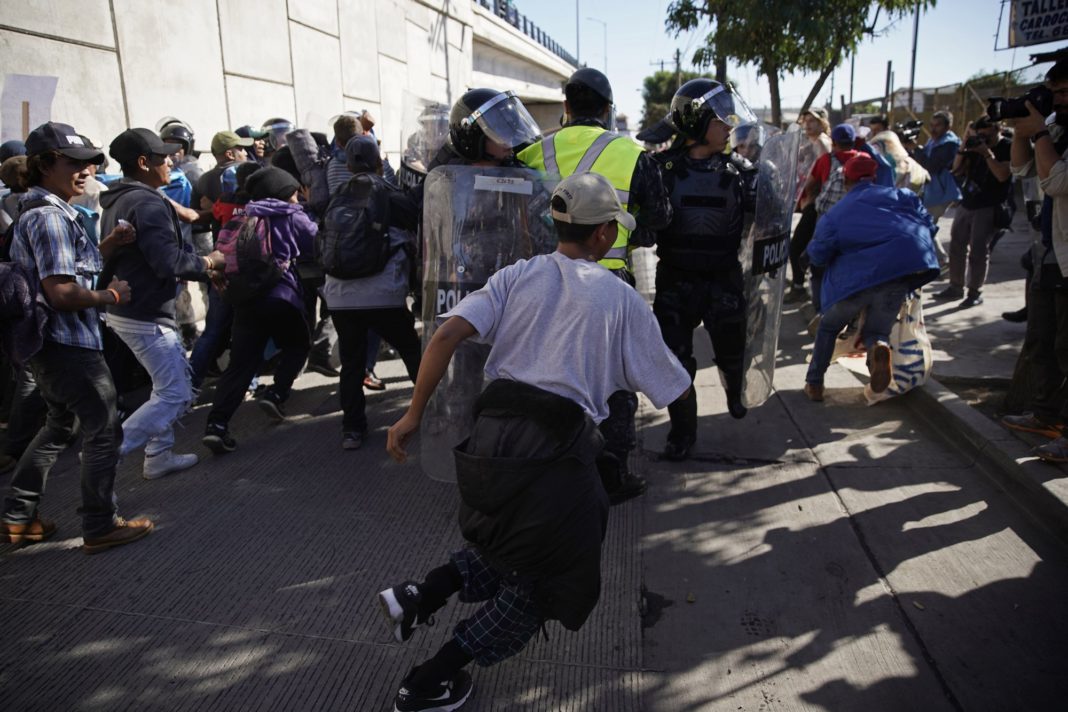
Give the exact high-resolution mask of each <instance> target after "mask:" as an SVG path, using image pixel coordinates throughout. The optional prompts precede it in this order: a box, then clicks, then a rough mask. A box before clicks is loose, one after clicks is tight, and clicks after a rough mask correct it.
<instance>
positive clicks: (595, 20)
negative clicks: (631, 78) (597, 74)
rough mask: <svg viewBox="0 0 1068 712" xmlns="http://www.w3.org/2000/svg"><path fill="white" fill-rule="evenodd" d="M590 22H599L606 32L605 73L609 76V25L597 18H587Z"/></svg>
mask: <svg viewBox="0 0 1068 712" xmlns="http://www.w3.org/2000/svg"><path fill="white" fill-rule="evenodd" d="M586 19H587V20H589V21H590V22H598V23H600V25H601V29H603V30H604V73H605V76H608V23H607V22H605V21H604V20H598V19H597V18H596V17H589V16H587V17H586Z"/></svg>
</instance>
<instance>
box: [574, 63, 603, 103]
mask: <svg viewBox="0 0 1068 712" xmlns="http://www.w3.org/2000/svg"><path fill="white" fill-rule="evenodd" d="M569 87H586V88H587V89H589V90H590V91H592V92H593V93H594V94H596V95H597V96H599V97H601V98H602V99H604V103H606V104H611V103H613V99H612V85H611V84H610V83H609V82H608V77H606V76H605V75H604V74H603V73H601V72H599V71H597V70H596V69H594V68H593V67H583V68H582V69H579V70H577V71H576V72H575V73H574V74H572V75H571V76H570V77H568V78H567V83H566V84H565V85H564V93H565V94H566V93H567V90H568V88H569Z"/></svg>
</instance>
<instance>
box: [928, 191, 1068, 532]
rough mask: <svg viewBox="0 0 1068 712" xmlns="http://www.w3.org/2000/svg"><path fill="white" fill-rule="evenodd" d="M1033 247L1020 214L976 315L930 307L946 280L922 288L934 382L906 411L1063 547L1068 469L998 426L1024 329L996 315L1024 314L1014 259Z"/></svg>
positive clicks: (942, 230) (994, 257) (1034, 440)
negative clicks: (957, 449) (968, 459)
mask: <svg viewBox="0 0 1068 712" xmlns="http://www.w3.org/2000/svg"><path fill="white" fill-rule="evenodd" d="M951 217H952V212H951V213H950V214H949V216H947V217H945V218H943V219H942V220H941V221H940V223H939V235H938V238H939V240H940V241H941V242H942V244H943V245H944V246H946V247H947V248H948V245H949V233H950V227H951V225H952V220H951V219H950V218H951ZM1031 239H1032V233H1031V229H1030V226H1029V225H1028V223H1027V221H1026V219H1025V217H1024V211H1023V210H1022V209H1021V210H1019V211H1018V212H1017V214H1016V219H1015V220H1014V222H1013V231H1012V232H1008V233H1006V234H1005V236H1004V237H1003V238H1002V239H1001V240H1000V241H999V242H998V244H997V246H996V247H995V249H994V251H993V253H992V254H991V259H990V273H989V275H988V277H987V281H986V286H985V287H984V289H983V299H984V302H983V304H981V305H979V306H977V307H972V308H971V309H961V308H960V307H959V303H960V302H959V301H952V302H938V301H935V300H933V299H932V298H931V297H930V295H931V294H933V293H935V292H937V291H938V290H940V289H942V288H943V287H944V286H946V285H947V284H948V280H946V279H942V280H938V281H936V282H933V283H931V284H930V285H928V286H927V287H925V288H924V294H925V299H924V303H923V308H924V322H925V325H926V327H927V333H928V334H929V335H930V337H931V344H932V348H933V351H934V360H935V363H934V370H933V375H932V380H931V381H930V382H928V384H927V385H926V386H924V388H922V389H921V390H919V391H918V392H917V393H916V395H917V396H919V398H915V399H912V400H913V403H912V404H913V405H914V406H915V407H916V408H917V409H918V410H919V412H920V414H921V415H922V416H924V417H925V419H927V421H928V422H929V424H930V425H931V426H932V427H936V428H941V429H944V430H945V431H946V432H947V433H948V434H950V435H951V437H952V438H954V439H955V440H956V441H957V442H958V443H959V444H960V445H961V446H962V447H964V448H965V449H968V450H971V451H972V452H973V453H974V454H975V455H977V456H981V457H982V458H983V459H985V460H986V461H987V462H988V463H989V464H991V465H993V466H994V468H995V469H996V470H997V472H998V473H1000V474H1001V475H1004V476H1005V478H1007V479H1005V480H1004V481H1003V483H1004V484H1005V485H1006V486H1007V487H1008V488H1009V490H1010V493H1011V494H1012V496H1013V497H1014V498H1016V499H1017V500H1018V501H1019V502H1020V503H1021V504H1022V505H1023V506H1025V507H1027V508H1029V509H1031V510H1032V513H1033V514H1034V515H1035V516H1036V517H1038V518H1039V519H1041V520H1042V521H1043V523H1044V524H1045V526H1046V527H1047V528H1050V529H1052V530H1053V531H1055V532H1056V533H1057V534H1058V536H1059V537H1060V538H1061V539H1062V540H1064V541H1068V465H1057V464H1051V463H1047V462H1043V461H1041V460H1039V459H1038V458H1037V457H1035V456H1034V455H1033V454H1032V453H1031V449H1032V448H1033V447H1034V446H1036V445H1040V444H1043V443H1045V442H1048V441H1047V440H1046V439H1045V438H1043V437H1041V436H1032V435H1029V434H1026V433H1018V432H1015V431H1012V430H1009V429H1008V428H1006V427H1004V426H1003V425H1001V424H1000V422H998V420H997V418H998V417H999V416H1000V414H1001V412H1002V409H1001V401H1002V398H1003V396H1004V393H1005V391H1007V388H1008V383H1009V381H1010V379H1011V378H1012V373H1013V369H1014V368H1015V365H1016V359H1017V356H1018V355H1019V352H1020V346H1021V344H1022V343H1023V337H1024V332H1025V329H1026V327H1027V325H1026V324H1014V323H1011V322H1009V321H1006V320H1005V319H1003V318H1002V316H1001V314H1002V312H1007V311H1016V310H1017V309H1020V308H1021V307H1023V306H1024V270H1023V268H1022V267H1021V266H1020V258H1021V256H1022V255H1023V254H1024V253H1025V252H1026V251H1027V249H1028V248H1029V246H1030V244H1031ZM962 396H963V397H962ZM969 401H971V404H969ZM973 405H974V407H973Z"/></svg>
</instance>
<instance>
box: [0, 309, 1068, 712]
mask: <svg viewBox="0 0 1068 712" xmlns="http://www.w3.org/2000/svg"><path fill="white" fill-rule="evenodd" d="M802 321H803V319H802V318H801V316H800V315H799V314H797V313H796V312H791V313H789V314H788V315H787V318H786V321H785V322H784V336H783V344H782V345H783V357H782V360H781V365H780V369H779V372H778V373H779V375H778V379H777V384H778V386H779V388H780V392H779V393H777V394H775V395H773V397H772V398H771V400H769V401H768V403H767V404H765V405H764V406H763V407H761V408H759V409H755V410H753V411H752V412H751V414H750V415H749V417H748V418H746V419H745V420H743V421H740V422H739V421H734V420H732V419H731V418H730V417H729V416H728V415H726V408H725V404H724V402H723V399H722V393H721V391H720V389H719V388H718V386H717V385H716V381H717V379H716V376H715V373H714V370H713V369H705V370H703V371H702V372H701V374H700V379H699V386H700V389H699V390H700V394H699V397H700V403H701V441H700V446H699V448H698V453H697V457H696V458H695V459H694V460H693V461H691V462H688V463H685V464H668V463H660V462H657V461H656V459H655V455H654V453H655V452H656V451H657V450H659V448H660V447H661V446H662V444H663V439H664V435H665V425H664V417H663V414H662V413H656V412H653V411H651V410H649V409H648V408H647V407H644V408H643V410H642V412H641V418H642V429H641V438H642V447H643V452H642V453H640V454H639V455H638V456H637V457H636V459H635V464H636V466H637V467H638V468H639V469H641V470H642V471H643V472H645V474H647V476H648V477H649V478H650V480H651V483H652V484H651V488H650V491H649V493H648V494H647V495H646V497H644V498H642V499H640V500H636V501H632V502H630V503H627V504H625V505H623V506H622V507H618V508H616V509H614V510H613V517H612V521H611V523H610V527H609V533H608V539H607V541H606V545H605V566H604V592H603V598H602V603H601V605H600V606H599V608H598V609H597V611H596V612H595V614H594V616H593V617H592V618H591V621H590V623H589V624H588V625H587V627H586V628H585V629H584V630H583V631H581V632H580V633H578V634H571V633H568V632H566V631H564V630H563V629H562V628H560V627H559V626H556V625H550V626H549V627H548V634H549V638H548V640H545V639H540V640H538V641H536V642H534V643H532V644H531V645H530V646H529V647H528V649H527V650H526V651H525V652H524V653H523V655H522V656H520V657H519V658H517V659H514V660H512V661H510V662H508V663H505V664H503V665H500V666H497V667H495V668H490V669H486V670H476V671H475V681H476V685H477V688H476V692H475V694H474V696H473V697H472V699H471V702H470V703H469V705H468V708H467V709H471V710H479V711H488V710H497V709H514V710H544V711H546V712H549V711H556V710H576V711H577V710H608V711H612V712H614V711H616V710H621V711H628V710H650V711H659V710H672V711H674V710H698V709H699V710H724V711H728V710H729V711H735V710H750V711H754V712H756V711H764V710H767V711H769V712H771V711H772V710H791V711H792V710H828V711H832V710H833V711H834V712H840V711H841V710H860V709H863V710H866V711H875V712H878V711H880V710H888V711H889V710H895V711H896V710H913V709H916V710H921V709H922V710H943V709H946V710H954V709H955V710H969V711H970V710H1047V709H1050V710H1052V709H1062V708H1063V707H1064V702H1063V700H1064V699H1065V696H1066V693H1068V656H1066V653H1065V651H1064V641H1065V640H1068V601H1066V600H1065V596H1064V592H1065V591H1066V590H1068V556H1066V553H1065V551H1064V549H1063V548H1061V547H1060V546H1059V545H1058V544H1056V543H1054V540H1053V539H1052V538H1051V537H1049V536H1048V535H1046V534H1045V533H1044V531H1043V530H1042V529H1041V528H1040V527H1038V526H1036V525H1035V524H1034V523H1033V522H1032V521H1031V520H1030V519H1029V518H1028V516H1027V515H1026V514H1025V513H1023V512H1021V511H1020V510H1017V509H1016V508H1014V507H1013V506H1012V505H1010V504H1008V502H1007V499H1006V497H1005V496H1004V495H1003V493H1002V492H1001V491H1000V489H999V487H998V485H996V484H995V483H993V482H992V481H991V480H990V479H988V478H987V477H986V476H985V475H984V472H983V467H982V463H977V462H973V461H971V460H970V459H969V458H968V456H967V455H965V454H962V453H961V452H959V451H957V450H955V449H953V448H952V447H951V446H949V445H947V444H945V442H943V441H942V440H941V438H940V435H939V433H937V432H933V431H932V429H931V428H930V427H928V426H925V425H923V421H922V420H921V419H920V418H919V417H918V416H917V415H916V413H915V412H913V410H912V409H911V407H910V403H909V400H908V399H907V398H905V399H900V400H899V401H898V402H894V401H890V402H888V403H884V404H881V405H878V406H876V407H873V408H868V407H865V406H864V405H863V404H862V401H861V399H860V383H859V382H858V381H857V380H856V379H855V378H854V377H853V376H852V375H851V374H849V373H848V372H847V371H846V370H845V369H843V368H841V367H838V366H836V367H834V368H833V369H832V370H831V372H829V374H828V382H827V383H828V400H827V402H826V403H824V404H822V405H820V404H813V403H810V402H808V401H807V400H806V399H804V398H803V396H801V395H800V393H799V388H800V385H801V382H802V380H803V373H804V368H805V364H804V360H805V358H806V357H807V353H808V351H809V349H810V346H809V343H808V342H809V339H808V338H807V336H802ZM700 341H701V343H702V344H705V346H704V348H705V349H706V351H705V353H704V356H703V358H704V363H705V364H707V363H708V355H707V342H706V340H705V339H704V338H703V337H702V338H701V340H700ZM380 373H381V374H382V375H385V376H386V377H387V380H389V381H390V383H389V389H388V390H387V391H385V392H384V393H382V394H373V395H371V397H370V404H371V409H370V415H371V427H372V429H373V432H372V436H371V438H370V439H369V442H368V444H367V446H366V447H365V448H364V449H363V450H361V451H358V452H343V451H341V450H340V447H339V444H340V443H339V436H340V433H339V418H340V416H339V414H338V412H337V396H336V381H330V380H327V379H323V378H322V377H319V376H315V375H308V376H304V377H302V379H301V380H300V381H299V383H298V390H297V392H296V394H295V396H294V399H293V401H292V402H291V406H290V412H291V413H292V417H291V419H290V420H289V421H288V422H287V423H284V424H282V425H280V426H277V427H272V426H268V425H266V423H265V421H264V420H263V418H262V416H261V415H260V413H258V412H257V411H256V410H255V409H254V408H252V407H248V406H246V407H244V408H242V410H241V411H240V413H239V414H238V416H237V418H236V420H235V434H236V436H237V438H238V440H239V442H240V448H239V450H238V451H237V452H236V453H234V454H232V455H228V456H225V457H220V458H215V459H211V458H210V457H209V458H208V459H207V460H206V461H205V462H204V463H203V464H202V465H200V466H198V467H197V468H196V469H194V470H191V471H189V472H186V473H182V474H178V475H174V476H172V477H168V478H165V479H162V480H158V481H154V482H146V481H144V480H141V479H140V478H139V476H138V471H137V468H138V466H139V463H138V462H137V461H136V460H137V459H136V458H131V459H130V461H129V462H128V463H126V464H125V465H124V466H123V467H122V470H121V472H120V477H119V496H120V498H121V502H122V507H123V511H124V512H126V513H128V514H148V515H150V516H152V517H154V518H155V519H156V521H157V523H158V525H159V526H158V530H157V531H156V532H155V533H154V534H153V535H152V536H151V537H149V538H148V539H146V540H145V541H143V542H141V543H138V544H136V545H131V546H130V547H127V548H124V549H118V550H115V551H112V552H108V553H107V554H104V555H101V556H95V557H86V556H83V555H82V554H81V553H79V552H78V551H77V547H78V545H79V544H80V539H79V537H78V527H77V517H76V514H75V509H76V506H77V502H76V497H77V472H76V469H75V467H74V464H75V460H74V459H73V457H72V456H70V455H68V456H66V457H65V458H64V460H62V461H61V463H60V465H59V466H57V469H56V471H55V473H54V476H53V477H52V478H51V480H50V482H49V490H48V493H47V495H46V504H45V508H44V512H45V514H46V515H47V516H50V517H55V518H56V519H57V520H58V522H59V524H60V527H61V530H60V534H59V535H58V536H57V537H56V539H55V540H54V541H51V542H49V543H46V544H42V545H36V546H31V547H25V548H22V549H13V548H11V547H6V548H0V630H3V631H4V637H3V640H4V643H5V645H4V650H3V653H0V700H2V701H3V702H2V707H3V709H5V710H49V711H52V710H64V711H66V710H102V711H108V712H111V711H114V710H127V709H129V710H197V711H198V712H199V711H200V710H379V709H388V708H389V706H390V700H391V698H392V695H393V692H394V691H395V689H396V686H397V684H398V681H399V679H400V678H401V677H402V676H403V674H404V672H405V671H406V670H407V669H408V667H409V666H411V665H412V664H414V663H415V662H417V661H418V660H419V659H421V658H422V657H424V656H426V655H428V654H429V653H431V652H432V651H433V650H434V649H435V648H436V647H437V646H438V645H439V644H440V643H441V642H442V641H444V640H445V639H446V638H447V636H448V634H449V629H450V626H451V625H452V623H453V622H455V620H457V618H458V617H459V616H460V615H462V613H463V611H464V610H466V607H464V606H462V605H456V604H454V605H452V606H451V607H450V608H448V609H446V611H445V612H444V615H442V616H440V617H439V620H438V625H437V626H436V627H434V628H431V629H428V630H426V631H425V632H422V633H420V634H419V635H417V636H416V637H415V638H413V640H412V641H410V642H409V643H408V644H406V645H404V646H400V645H397V644H395V643H394V642H393V641H392V639H391V637H390V636H389V634H388V632H387V631H386V629H385V627H384V626H383V625H382V624H381V622H380V620H379V618H378V612H377V609H376V606H375V603H374V593H375V592H376V591H377V590H378V589H379V588H381V587H382V586H383V585H385V584H389V583H394V582H398V581H400V580H403V579H405V578H407V577H411V576H417V575H421V574H422V573H423V572H425V571H426V570H428V569H429V568H431V567H432V566H434V565H436V564H437V563H439V562H440V561H441V560H442V559H443V557H444V556H445V555H446V554H447V552H448V551H449V550H450V549H451V548H452V547H454V546H456V545H457V544H458V543H459V536H458V532H457V529H456V525H455V511H456V505H457V496H456V493H455V490H454V488H453V487H451V486H449V485H447V484H442V483H436V482H433V481H431V480H429V479H427V478H426V477H424V476H423V475H422V474H421V473H420V472H419V470H418V467H417V465H416V464H414V463H413V464H409V465H406V466H399V465H395V464H393V463H391V462H390V461H388V459H387V457H386V455H385V453H384V451H383V445H384V428H385V427H386V426H387V425H388V423H390V422H392V420H393V419H395V418H396V417H397V416H398V415H399V413H400V411H401V409H402V407H403V406H404V405H405V404H406V402H407V398H408V397H409V395H410V389H409V387H408V386H407V384H405V383H403V382H402V381H401V380H400V376H401V369H400V364H399V362H389V363H386V364H383V367H382V369H381V370H380ZM205 415H206V409H205V408H203V407H201V408H199V409H198V410H197V411H196V412H195V413H194V414H193V415H192V416H191V417H189V418H188V427H187V428H186V429H185V430H184V431H182V432H181V433H180V437H179V440H180V443H181V446H183V447H185V448H191V449H195V450H197V451H199V452H201V453H202V454H204V455H205V456H206V457H207V454H206V453H205V452H204V451H203V449H202V448H200V446H199V444H198V441H199V434H200V429H201V428H202V426H203V420H204V417H205ZM0 484H6V478H5V480H4V481H2V482H0ZM643 589H644V591H645V594H644V595H643V593H642V591H643ZM643 614H644V615H643Z"/></svg>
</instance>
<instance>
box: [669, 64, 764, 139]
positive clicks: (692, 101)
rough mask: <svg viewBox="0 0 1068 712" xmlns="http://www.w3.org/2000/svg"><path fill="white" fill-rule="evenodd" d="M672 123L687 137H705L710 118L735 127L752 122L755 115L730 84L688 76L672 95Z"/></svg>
mask: <svg viewBox="0 0 1068 712" xmlns="http://www.w3.org/2000/svg"><path fill="white" fill-rule="evenodd" d="M669 114H670V116H671V122H672V123H673V124H675V128H677V129H678V130H679V133H680V134H682V135H683V136H685V137H686V138H689V139H693V140H694V141H697V142H702V141H704V140H705V133H706V132H707V131H708V124H709V123H710V122H711V121H712V119H719V120H720V121H722V122H723V123H725V124H727V125H728V126H731V127H732V128H737V127H738V126H740V125H742V124H746V123H753V122H755V121H756V120H757V119H756V115H755V114H754V113H753V111H752V109H750V108H749V106H748V105H747V104H746V103H745V100H744V99H742V97H741V96H740V95H739V94H738V93H737V92H735V91H734V88H733V87H732V86H731V85H730V84H720V83H719V82H717V81H715V80H713V79H705V78H699V79H691V80H690V81H688V82H686V83H685V84H683V85H682V86H681V87H679V90H678V91H676V92H675V96H673V97H672V98H671V109H670V111H669Z"/></svg>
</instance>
